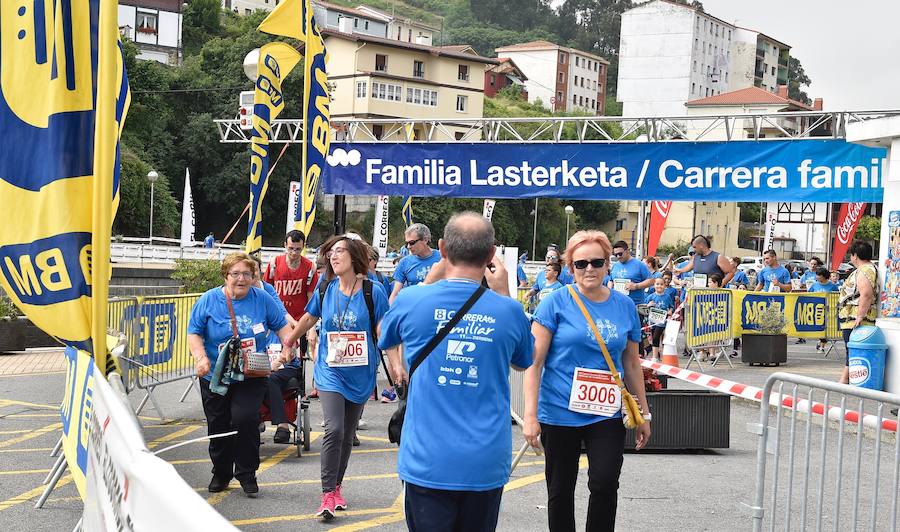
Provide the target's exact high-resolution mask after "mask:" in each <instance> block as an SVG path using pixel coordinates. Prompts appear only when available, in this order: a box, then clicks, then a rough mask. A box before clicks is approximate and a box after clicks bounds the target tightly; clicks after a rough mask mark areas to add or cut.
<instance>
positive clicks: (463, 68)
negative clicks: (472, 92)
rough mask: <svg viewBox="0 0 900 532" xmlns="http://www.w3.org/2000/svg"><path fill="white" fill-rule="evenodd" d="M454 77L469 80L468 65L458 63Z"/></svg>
mask: <svg viewBox="0 0 900 532" xmlns="http://www.w3.org/2000/svg"><path fill="white" fill-rule="evenodd" d="M456 78H457V79H459V80H460V81H469V65H459V69H458V72H457V74H456Z"/></svg>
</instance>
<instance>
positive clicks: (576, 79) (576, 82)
mask: <svg viewBox="0 0 900 532" xmlns="http://www.w3.org/2000/svg"><path fill="white" fill-rule="evenodd" d="M575 86H576V87H577V86H578V76H575Z"/></svg>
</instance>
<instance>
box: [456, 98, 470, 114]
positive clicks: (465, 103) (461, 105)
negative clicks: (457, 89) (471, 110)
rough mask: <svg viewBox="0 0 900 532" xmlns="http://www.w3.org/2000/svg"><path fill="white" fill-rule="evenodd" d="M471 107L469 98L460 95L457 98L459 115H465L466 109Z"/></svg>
mask: <svg viewBox="0 0 900 532" xmlns="http://www.w3.org/2000/svg"><path fill="white" fill-rule="evenodd" d="M468 107H469V97H468V96H463V95H462V94H459V95H457V96H456V112H457V113H465V112H466V109H467V108H468Z"/></svg>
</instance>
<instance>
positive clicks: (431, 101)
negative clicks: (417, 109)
mask: <svg viewBox="0 0 900 532" xmlns="http://www.w3.org/2000/svg"><path fill="white" fill-rule="evenodd" d="M437 98H438V93H437V91H430V90H426V91H424V92H423V94H422V100H423V103H424V104H425V105H428V106H431V107H437V103H438V102H437Z"/></svg>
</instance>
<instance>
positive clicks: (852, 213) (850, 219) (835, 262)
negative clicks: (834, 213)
mask: <svg viewBox="0 0 900 532" xmlns="http://www.w3.org/2000/svg"><path fill="white" fill-rule="evenodd" d="M865 210H866V204H865V203H844V204H843V205H841V213H840V214H839V215H838V222H837V232H836V233H835V237H834V248H833V249H832V251H831V269H832V270H837V269H838V267H839V266H840V265H841V262H843V260H844V255H845V254H846V253H847V249H848V248H849V247H850V242H853V235H855V234H856V227H857V226H858V225H859V220H860V218H862V216H863V213H864V212H865Z"/></svg>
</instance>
